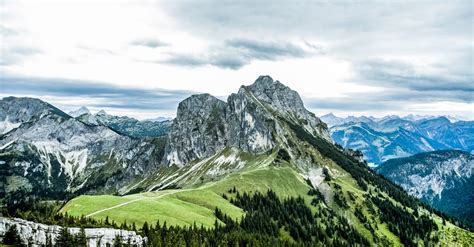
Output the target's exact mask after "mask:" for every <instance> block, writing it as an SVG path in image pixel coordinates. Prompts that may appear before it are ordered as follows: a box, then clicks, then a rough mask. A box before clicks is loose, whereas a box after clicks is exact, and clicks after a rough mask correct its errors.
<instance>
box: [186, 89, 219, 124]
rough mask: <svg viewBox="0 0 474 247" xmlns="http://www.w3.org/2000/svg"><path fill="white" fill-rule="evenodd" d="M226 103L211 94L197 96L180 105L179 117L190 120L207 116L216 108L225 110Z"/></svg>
mask: <svg viewBox="0 0 474 247" xmlns="http://www.w3.org/2000/svg"><path fill="white" fill-rule="evenodd" d="M225 105H226V103H225V102H224V101H222V100H220V99H218V98H216V97H214V96H212V95H210V94H207V93H205V94H195V95H192V96H190V97H188V98H186V99H185V100H183V101H181V102H180V103H179V105H178V112H177V117H178V118H180V119H182V118H188V117H190V116H193V117H194V116H197V117H199V116H207V115H209V114H210V113H211V112H212V110H213V109H214V108H215V107H218V108H221V109H222V108H225Z"/></svg>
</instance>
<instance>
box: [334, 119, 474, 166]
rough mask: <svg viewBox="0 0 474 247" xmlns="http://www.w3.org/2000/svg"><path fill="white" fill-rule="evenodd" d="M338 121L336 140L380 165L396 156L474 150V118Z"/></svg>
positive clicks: (335, 126) (335, 130) (335, 133)
mask: <svg viewBox="0 0 474 247" xmlns="http://www.w3.org/2000/svg"><path fill="white" fill-rule="evenodd" d="M416 118H417V117H414V116H411V117H408V118H407V117H405V118H400V117H398V116H387V117H383V118H379V119H374V118H363V117H360V118H358V119H357V120H356V121H352V120H347V121H346V120H345V119H342V120H338V121H339V123H340V124H336V125H334V126H332V127H331V128H330V132H331V137H332V138H333V140H334V141H335V142H336V143H338V144H339V145H341V146H342V147H344V148H350V149H354V150H360V151H362V153H363V154H364V157H365V159H366V160H367V161H368V162H369V163H371V164H374V165H378V164H380V163H382V162H384V161H387V160H389V159H392V158H399V157H407V156H410V155H413V154H417V153H421V152H429V151H435V150H445V149H459V150H465V151H472V150H474V140H473V138H474V121H470V122H466V121H457V122H454V123H453V122H451V121H449V120H448V119H447V118H446V117H423V118H421V119H418V120H409V119H416Z"/></svg>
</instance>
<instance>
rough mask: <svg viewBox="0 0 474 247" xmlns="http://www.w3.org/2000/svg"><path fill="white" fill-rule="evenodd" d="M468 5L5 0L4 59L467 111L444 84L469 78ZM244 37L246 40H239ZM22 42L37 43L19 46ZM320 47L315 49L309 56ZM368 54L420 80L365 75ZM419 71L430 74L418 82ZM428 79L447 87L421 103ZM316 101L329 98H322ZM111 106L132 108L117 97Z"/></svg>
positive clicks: (31, 67) (149, 82) (38, 69)
mask: <svg viewBox="0 0 474 247" xmlns="http://www.w3.org/2000/svg"><path fill="white" fill-rule="evenodd" d="M469 7H470V6H469V3H468V4H466V2H464V1H450V2H449V3H446V2H441V1H421V2H420V1H416V2H399V1H384V2H373V1H363V2H360V1H358V2H356V3H350V2H348V1H347V2H346V1H342V2H340V1H339V2H337V3H322V2H320V1H317V2H314V1H301V2H300V1H297V2H293V1H291V2H290V1H288V2H286V1H271V2H269V1H260V2H257V3H255V4H249V3H248V2H246V1H244V2H235V3H232V4H231V3H228V2H226V3H221V2H214V1H204V2H202V1H195V2H190V1H173V2H171V1H145V0H139V1H121V0H115V1H113V0H110V1H104V0H82V1H79V0H62V1H60V0H30V1H24V0H18V1H3V2H2V8H1V10H0V14H1V15H2V25H1V32H0V34H1V44H2V63H1V64H0V66H1V67H0V69H1V73H2V75H3V76H5V75H15V76H27V77H31V78H34V77H38V78H64V79H73V80H83V81H102V82H107V83H110V84H112V85H115V86H121V87H134V88H139V89H145V90H147V89H148V90H152V89H157V88H160V89H169V90H189V91H196V92H209V93H211V94H214V95H216V96H220V97H225V96H226V95H228V94H230V93H232V92H236V91H237V90H238V88H239V86H240V85H241V84H250V83H252V82H253V81H254V80H255V79H256V78H257V77H258V76H259V75H262V74H268V75H271V76H272V77H273V78H274V79H277V80H280V81H281V82H283V83H285V84H287V85H288V86H290V87H292V88H293V89H295V90H297V91H299V92H300V94H302V95H303V96H304V98H305V101H307V102H308V105H309V104H311V102H324V100H327V102H336V103H337V100H338V99H339V100H340V102H339V103H340V104H339V105H340V106H341V107H340V108H337V107H335V108H334V109H331V110H332V111H336V112H338V113H343V114H361V113H369V114H370V113H374V114H380V112H387V113H389V112H402V113H408V112H405V111H411V113H418V112H423V113H430V109H432V110H431V112H432V113H433V114H436V113H438V112H440V111H441V110H439V109H440V108H439V107H440V106H441V105H446V106H451V107H459V108H456V109H459V112H463V114H465V115H466V114H469V113H471V114H472V112H469V111H466V109H467V107H471V108H472V107H473V103H472V99H471V100H469V98H466V97H463V98H462V99H461V98H459V99H457V98H456V97H455V95H453V93H452V92H450V93H448V92H446V93H445V94H443V90H439V89H446V87H450V86H449V85H450V84H449V83H453V82H454V83H458V84H459V85H461V84H462V85H465V84H466V78H467V80H469V78H470V79H471V80H472V78H473V75H472V71H473V70H474V65H473V51H474V49H473V44H472V26H469V20H470V21H471V22H472V8H469ZM239 40H240V41H247V42H244V43H242V42H240V43H238V42H237V43H236V41H239ZM270 44H271V45H270ZM19 48H21V49H23V51H26V50H29V51H37V52H30V53H18V52H16V53H15V51H18V49H19ZM314 48H316V50H317V52H313V53H311V55H310V56H308V55H306V53H305V52H308V51H310V50H311V49H314ZM262 49H263V50H264V51H265V52H263V53H262V52H261V51H262ZM300 49H301V51H300ZM302 51H303V52H302ZM180 56H181V57H180ZM183 58H188V59H191V58H194V59H195V60H193V61H194V62H197V63H199V64H198V65H199V66H189V64H188V66H181V65H186V64H185V63H181V65H180V63H178V62H175V63H164V61H179V59H183ZM193 61H191V60H190V61H189V62H193ZM367 61H393V64H385V65H386V66H384V67H380V66H379V67H377V66H372V67H371V68H370V69H371V71H370V72H371V73H372V75H381V73H385V74H382V75H384V76H385V75H387V70H388V72H390V73H388V74H389V75H390V76H392V79H393V78H397V77H398V76H406V75H407V73H408V78H404V81H403V82H404V83H405V82H406V83H409V84H410V85H415V86H416V87H409V86H407V85H403V84H400V83H398V81H397V80H392V81H381V78H380V77H378V78H377V80H375V79H374V78H373V77H371V78H368V77H367V75H366V74H361V72H366V71H364V70H360V65H361V64H362V65H363V64H367ZM181 62H182V60H181ZM379 65H380V64H379ZM397 65H403V66H405V67H403V66H397ZM229 68H231V69H229ZM403 68H404V69H405V70H404V69H403ZM374 70H375V71H374ZM377 71H379V72H380V73H377ZM419 75H422V79H424V80H425V81H422V80H418V81H414V80H417V78H418V77H417V76H419ZM427 78H428V79H429V80H428V81H426V80H427ZM406 80H410V81H408V82H407V81H406ZM429 82H435V85H434V86H436V88H438V91H440V92H437V93H433V94H430V96H431V97H433V98H432V99H430V102H425V101H423V100H422V99H421V98H422V97H426V94H423V92H419V91H421V90H419V88H423V90H435V89H436V88H435V87H434V86H433V87H431V85H430V84H426V83H429ZM58 83H59V82H58ZM423 83H424V84H423ZM421 84H423V85H421ZM84 86H87V83H86V84H84ZM406 90H411V91H409V92H408V93H409V94H410V96H411V97H412V98H410V99H407V98H403V99H400V100H399V101H397V99H396V98H397V97H396V96H393V95H390V101H391V102H392V103H391V104H386V105H384V106H385V108H383V109H375V108H374V109H373V110H371V109H367V108H369V107H371V105H370V104H365V108H364V107H363V105H359V107H358V108H356V107H353V108H351V107H350V106H351V104H345V102H348V101H347V100H348V98H350V99H351V100H353V102H355V101H359V102H361V101H364V100H368V99H370V98H371V97H363V96H364V95H372V94H381V95H385V94H386V93H388V92H392V91H395V92H403V94H406ZM466 90H469V88H465V89H464V92H462V95H464V96H465V95H467V93H468V92H466ZM447 91H449V90H447ZM461 91H462V90H461ZM7 93H8V92H7ZM448 94H449V95H448ZM402 96H403V95H402ZM56 97H57V98H56V99H54V97H51V98H49V100H52V101H54V102H58V103H60V102H63V105H64V107H76V104H81V102H82V101H80V100H75V101H63V100H64V98H61V97H59V96H56ZM357 97H360V98H357ZM400 98H402V97H400ZM420 102H421V103H420ZM97 103H101V102H99V101H97ZM372 103H373V104H372V105H374V103H375V104H376V103H377V102H372ZM420 104H421V105H420ZM335 105H337V104H335ZM344 105H345V106H344ZM343 106H344V108H342V107H343ZM430 106H431V107H430ZM311 108H312V109H314V110H315V111H318V112H319V111H325V110H326V109H327V108H324V109H322V108H320V109H318V105H316V104H311ZM109 111H114V112H116V113H120V112H122V113H125V112H127V113H130V112H131V111H130V110H124V109H120V108H113V107H111V108H110V109H109ZM160 112H163V114H170V112H167V110H166V111H165V110H161V111H160ZM132 113H133V112H132ZM153 114H154V113H153Z"/></svg>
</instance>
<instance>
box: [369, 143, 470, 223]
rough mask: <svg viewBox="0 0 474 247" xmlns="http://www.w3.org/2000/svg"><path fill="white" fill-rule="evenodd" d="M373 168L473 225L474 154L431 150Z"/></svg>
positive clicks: (423, 198) (426, 201) (443, 210)
mask: <svg viewBox="0 0 474 247" xmlns="http://www.w3.org/2000/svg"><path fill="white" fill-rule="evenodd" d="M375 170H376V171H377V172H378V173H380V174H383V175H384V176H386V177H387V178H389V179H390V180H392V181H394V182H395V183H397V184H399V185H400V186H402V187H403V188H404V189H405V190H406V191H408V193H409V194H411V195H413V196H415V197H417V198H420V199H421V200H422V201H424V202H425V203H427V204H429V205H431V206H432V207H434V208H436V209H438V210H440V211H442V212H445V213H447V214H450V215H453V216H456V217H457V218H458V219H462V220H464V221H466V222H467V223H469V224H470V225H471V226H474V176H473V172H474V155H472V154H470V153H468V152H464V151H457V150H442V151H433V152H428V153H420V154H416V155H413V156H410V157H406V158H398V159H392V160H389V161H386V162H384V163H382V164H381V165H380V166H378V167H377V168H376V169H375Z"/></svg>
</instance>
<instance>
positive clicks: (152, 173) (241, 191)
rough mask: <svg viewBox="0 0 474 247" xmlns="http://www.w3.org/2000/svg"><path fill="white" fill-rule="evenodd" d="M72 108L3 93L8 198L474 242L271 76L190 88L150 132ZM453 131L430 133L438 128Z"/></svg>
mask: <svg viewBox="0 0 474 247" xmlns="http://www.w3.org/2000/svg"><path fill="white" fill-rule="evenodd" d="M78 114H80V115H79V116H77V115H78ZM73 115H76V117H73V116H71V115H69V114H66V113H64V112H62V111H61V110H59V109H58V108H56V107H54V106H52V105H50V104H48V103H46V102H43V101H41V100H38V99H31V98H14V97H7V98H4V99H2V100H1V101H0V122H2V126H1V127H2V129H1V130H2V133H3V134H2V135H1V136H0V165H1V170H0V172H1V173H0V174H1V177H0V178H1V179H0V182H1V183H3V184H4V185H5V186H2V187H4V188H5V190H4V191H0V193H3V195H2V196H1V197H0V198H3V203H7V204H8V203H15V201H17V200H20V199H21V198H25V197H27V196H35V197H39V198H43V199H67V198H70V197H71V196H75V198H73V199H71V200H69V201H68V202H67V203H66V204H65V205H63V207H62V208H61V210H60V211H59V213H67V214H68V215H70V216H77V217H81V216H84V217H87V218H93V219H97V220H102V219H104V218H107V220H114V221H115V222H119V223H124V222H128V223H130V222H133V223H134V224H137V225H143V224H144V223H145V222H148V224H150V223H155V222H157V221H160V222H166V223H165V225H166V224H169V225H173V226H192V225H193V224H198V225H203V226H206V227H211V228H212V227H214V228H215V229H216V232H217V231H218V229H219V224H224V225H226V226H227V227H229V228H226V229H229V231H230V230H231V229H234V230H235V229H239V230H235V231H236V232H239V233H242V232H247V233H248V234H250V233H251V232H252V231H255V230H257V231H260V232H258V233H259V237H265V236H269V234H270V233H271V234H270V236H271V237H276V238H278V239H280V240H282V241H287V243H294V244H309V245H317V243H318V244H323V245H334V246H338V245H349V244H355V245H359V246H366V245H371V246H377V245H384V246H386V245H394V246H400V245H406V246H416V245H418V244H423V242H427V243H433V244H435V243H436V244H439V245H452V244H457V243H459V244H461V245H462V244H463V243H469V242H472V241H474V234H472V233H471V232H468V231H466V230H463V229H461V228H459V227H458V226H456V225H454V224H453V223H455V222H450V221H449V219H448V222H445V219H444V218H442V217H444V216H442V215H438V214H435V213H433V212H431V211H430V209H429V208H427V207H425V206H424V205H423V204H422V203H420V201H418V199H415V198H414V197H412V196H410V195H408V194H407V193H406V192H405V191H403V190H402V188H401V187H399V186H396V185H395V184H393V183H392V182H390V181H389V180H387V179H385V178H384V177H382V176H380V175H378V174H376V173H375V172H374V171H372V170H371V169H370V168H369V167H368V166H367V165H366V164H364V162H361V161H360V159H359V158H360V156H359V155H358V154H357V152H351V151H350V150H345V149H343V148H341V147H340V146H337V145H335V143H334V142H333V139H332V138H331V132H330V130H329V128H328V127H327V125H326V123H324V122H323V121H322V120H321V119H319V118H318V117H317V116H315V115H314V114H313V113H311V112H310V111H308V110H307V109H306V108H305V107H304V104H303V101H302V100H301V98H300V96H299V94H298V93H297V92H296V91H293V90H292V89H290V88H289V87H287V86H285V85H284V84H282V83H280V82H279V81H275V80H273V79H272V78H271V77H269V76H260V77H259V78H257V80H256V81H255V82H254V83H253V84H251V85H249V86H241V87H240V89H239V90H238V91H237V93H234V94H231V95H230V96H229V97H228V98H227V100H226V101H222V100H219V99H218V98H216V97H214V96H212V95H209V94H198V95H192V96H190V97H189V98H187V99H185V100H184V101H182V102H181V103H180V104H179V105H178V109H177V116H176V118H175V119H174V120H173V121H172V122H170V123H167V124H169V125H168V126H169V127H168V128H169V129H168V130H164V132H163V133H167V135H165V136H163V135H161V134H143V133H144V132H143V131H144V130H148V127H143V128H135V127H136V125H139V124H137V122H135V124H131V125H130V126H131V128H130V126H129V125H128V123H131V122H132V121H138V120H131V119H129V118H126V117H115V116H109V115H108V114H106V113H105V112H99V113H97V114H90V112H87V111H84V109H82V110H81V111H79V112H78V113H77V114H73ZM149 122H151V121H149ZM152 123H155V124H159V126H161V127H163V123H156V122H152ZM436 123H437V122H436V121H435V122H434V123H433V125H435V124H436ZM428 125H429V124H428ZM142 126H144V125H142ZM420 126H427V124H421V123H420ZM136 129H142V130H136ZM423 130H430V128H429V127H426V128H423ZM450 131H451V129H447V130H445V131H443V132H439V131H437V132H429V133H425V132H423V133H425V134H426V135H432V136H433V138H434V137H435V136H439V135H445V134H446V135H447V134H449V133H451V132H450ZM457 140H459V139H457ZM469 140H471V139H469V136H467V137H465V139H463V144H466V143H469ZM448 143H457V142H456V141H450V142H448ZM446 145H447V144H446ZM362 151H363V150H362ZM261 193H266V194H265V195H266V197H263V195H262V194H261ZM250 195H251V196H253V197H251V196H250ZM242 198H245V200H243V199H242ZM262 205H271V207H272V208H274V209H275V211H274V213H273V214H268V210H269V208H261V206H262ZM289 205H293V206H294V207H296V206H295V205H299V206H298V207H299V208H300V210H296V211H295V210H293V209H292V207H293V206H291V207H290V206H289ZM285 207H286V208H285ZM277 212H278V214H277ZM223 215H225V217H224V216H223ZM263 215H266V216H265V217H263ZM262 217H263V218H262ZM400 218H402V219H403V220H400ZM233 219H236V221H233ZM251 222H258V223H255V224H259V225H260V227H258V228H252V227H253V225H252V224H254V223H251ZM310 222H312V223H311V224H310ZM236 224H239V227H240V228H230V227H231V226H235V225H236Z"/></svg>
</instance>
